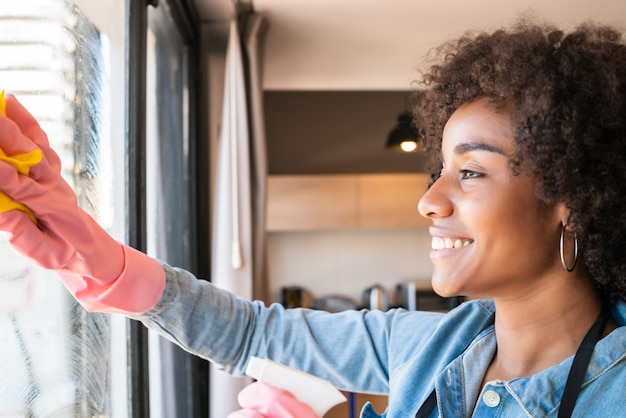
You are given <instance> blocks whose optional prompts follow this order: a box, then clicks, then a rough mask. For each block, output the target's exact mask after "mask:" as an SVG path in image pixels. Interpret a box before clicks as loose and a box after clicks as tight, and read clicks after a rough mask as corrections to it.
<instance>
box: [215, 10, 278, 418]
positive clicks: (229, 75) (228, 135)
mask: <svg viewBox="0 0 626 418" xmlns="http://www.w3.org/2000/svg"><path fill="white" fill-rule="evenodd" d="M241 28H244V30H242V29H241ZM264 32H265V24H264V20H263V18H262V17H261V16H259V15H247V16H244V17H243V18H241V19H240V21H239V22H238V21H237V20H235V19H233V20H232V21H231V23H230V32H229V40H228V49H227V53H226V74H225V81H224V83H225V84H224V101H223V109H222V122H221V127H220V129H221V130H220V139H219V141H220V143H219V151H218V161H217V172H216V185H215V198H214V202H215V204H214V209H213V244H212V248H213V255H212V272H211V278H212V281H213V283H214V284H215V285H216V286H218V287H221V288H223V289H226V290H229V291H231V292H233V293H234V294H236V295H237V296H241V297H244V298H249V299H251V298H255V297H256V298H258V297H263V296H264V295H265V291H264V289H265V287H266V286H265V206H266V203H265V202H266V186H265V185H266V178H267V158H266V147H265V128H264V123H263V112H262V88H261V76H260V75H261V72H260V56H261V52H260V51H261V45H262V37H263V34H264ZM241 34H243V36H241ZM242 37H243V39H244V43H242V42H241V38H242ZM249 383H250V380H249V379H247V378H234V377H231V376H229V375H227V374H226V373H224V372H222V371H219V370H217V369H216V368H215V367H211V373H210V382H209V385H210V399H211V411H210V412H211V417H216V418H217V417H219V418H221V417H226V416H227V415H228V414H229V413H230V412H232V411H234V410H236V409H238V405H237V394H238V393H239V391H240V390H241V389H243V387H244V386H246V385H247V384H249Z"/></svg>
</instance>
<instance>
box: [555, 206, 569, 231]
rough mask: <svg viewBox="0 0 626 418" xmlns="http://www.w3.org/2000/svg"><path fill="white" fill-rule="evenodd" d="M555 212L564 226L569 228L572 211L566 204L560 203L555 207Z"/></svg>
mask: <svg viewBox="0 0 626 418" xmlns="http://www.w3.org/2000/svg"><path fill="white" fill-rule="evenodd" d="M555 211H556V214H557V216H558V219H559V220H560V221H561V224H562V225H563V226H567V225H568V223H569V216H570V213H571V211H570V209H569V208H568V207H567V205H566V204H565V203H563V202H562V203H558V204H557V205H556V206H555Z"/></svg>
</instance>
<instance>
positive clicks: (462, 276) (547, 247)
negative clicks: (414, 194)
mask: <svg viewBox="0 0 626 418" xmlns="http://www.w3.org/2000/svg"><path fill="white" fill-rule="evenodd" d="M441 146H442V158H443V170H442V172H441V176H440V177H439V179H438V180H437V181H436V182H435V183H434V184H433V185H432V187H431V188H430V189H429V190H428V191H427V192H426V193H425V194H424V196H423V197H422V199H421V200H420V203H419V211H420V213H421V214H422V215H423V216H425V217H427V218H430V219H431V220H432V221H433V225H432V226H431V227H430V234H431V235H432V250H431V253H430V258H431V260H432V262H433V264H434V273H433V278H432V283H433V288H434V290H435V291H436V292H437V293H439V294H440V295H442V296H455V295H464V296H489V297H506V296H515V295H518V296H519V295H520V292H521V293H528V292H532V291H533V290H536V289H537V288H538V287H537V286H539V285H541V282H542V281H545V280H547V279H548V277H549V276H550V273H551V272H554V271H558V269H561V270H562V267H561V264H560V261H559V260H560V259H559V234H560V230H561V221H562V218H563V216H565V215H566V214H565V209H564V207H563V205H556V206H547V205H545V204H543V203H541V202H540V201H539V199H538V198H537V197H536V195H535V184H536V180H535V178H534V177H530V176H528V175H526V174H523V173H522V174H519V175H512V173H511V169H510V166H509V160H510V158H511V156H512V155H513V152H514V149H515V143H514V139H513V129H512V126H511V122H510V118H509V112H508V111H506V110H502V111H497V112H496V111H495V110H494V109H493V107H491V106H489V104H488V102H487V101H486V100H485V99H480V100H476V101H474V102H471V103H468V104H466V105H464V106H462V107H460V108H459V109H458V110H457V111H456V112H455V113H454V114H453V115H452V116H451V117H450V119H449V120H448V122H447V124H446V126H445V128H444V131H443V139H442V144H441ZM565 219H567V218H565ZM535 285H537V286H535Z"/></svg>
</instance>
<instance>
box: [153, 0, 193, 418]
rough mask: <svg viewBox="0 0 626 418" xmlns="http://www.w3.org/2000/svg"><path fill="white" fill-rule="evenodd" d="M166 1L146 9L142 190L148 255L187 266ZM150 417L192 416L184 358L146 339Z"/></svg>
mask: <svg viewBox="0 0 626 418" xmlns="http://www.w3.org/2000/svg"><path fill="white" fill-rule="evenodd" d="M166 6H167V5H166V2H165V1H161V2H159V6H158V7H150V8H148V38H147V39H148V41H147V44H148V48H147V49H148V52H147V70H148V71H147V109H146V113H147V130H146V132H147V140H146V142H147V145H146V152H147V158H146V170H147V176H146V182H147V184H146V192H147V205H146V206H147V214H146V219H147V224H148V230H147V237H148V253H149V254H150V255H152V256H154V257H156V258H159V259H161V260H164V261H167V262H168V263H170V264H172V265H175V266H181V267H185V268H188V269H189V268H190V267H191V266H190V264H191V262H190V259H191V256H190V255H191V250H190V196H189V168H188V161H189V155H188V148H189V147H188V141H189V138H188V126H187V123H188V115H187V102H188V90H187V77H186V74H187V67H186V62H187V60H186V48H185V44H184V42H183V39H182V37H181V36H180V33H179V32H178V30H177V28H176V25H175V23H174V22H173V20H172V18H171V16H170V15H169V13H168V7H166ZM149 356H150V357H149V358H150V415H151V417H152V418H168V417H174V416H176V417H187V416H192V413H191V411H190V409H189V408H190V407H191V406H190V405H189V404H188V402H187V400H188V396H189V395H190V394H191V393H192V392H193V390H192V388H190V387H189V384H190V382H189V377H190V375H191V373H192V372H193V371H192V370H189V363H188V358H189V354H187V353H185V352H184V351H183V350H182V349H180V348H178V347H177V346H175V345H173V344H171V343H170V342H169V341H166V340H165V339H163V338H161V337H159V336H157V335H156V334H154V333H152V332H151V333H150V335H149Z"/></svg>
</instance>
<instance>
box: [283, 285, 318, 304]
mask: <svg viewBox="0 0 626 418" xmlns="http://www.w3.org/2000/svg"><path fill="white" fill-rule="evenodd" d="M280 303H281V305H283V306H284V307H285V308H287V309H291V308H310V307H311V305H312V304H313V297H312V296H311V294H310V293H309V291H307V290H306V289H305V288H303V287H300V286H287V287H283V288H281V291H280Z"/></svg>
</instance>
